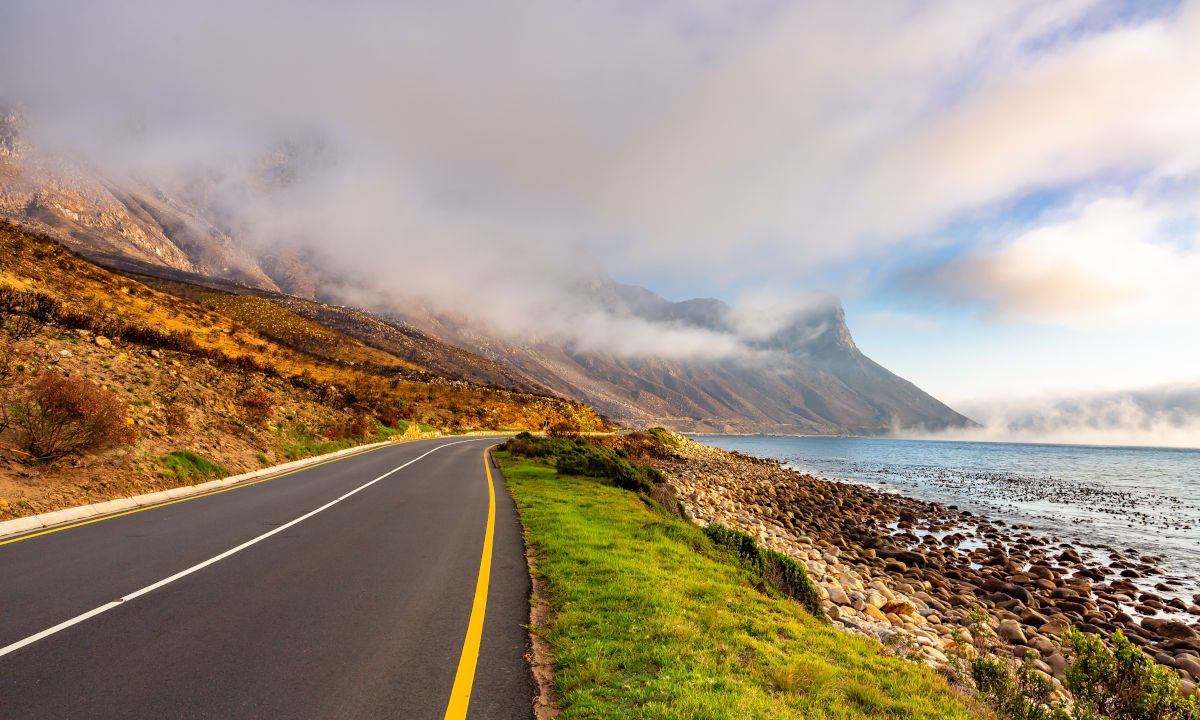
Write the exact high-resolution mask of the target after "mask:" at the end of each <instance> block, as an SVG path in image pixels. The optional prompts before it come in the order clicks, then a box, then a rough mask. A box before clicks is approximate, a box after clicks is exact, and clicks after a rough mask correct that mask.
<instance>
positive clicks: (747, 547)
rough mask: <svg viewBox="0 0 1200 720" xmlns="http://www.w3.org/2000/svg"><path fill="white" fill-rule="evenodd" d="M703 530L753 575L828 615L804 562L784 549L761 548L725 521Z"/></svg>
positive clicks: (816, 614)
mask: <svg viewBox="0 0 1200 720" xmlns="http://www.w3.org/2000/svg"><path fill="white" fill-rule="evenodd" d="M704 534H705V535H707V536H708V539H709V540H711V541H712V542H713V544H714V545H716V546H718V547H722V548H725V549H727V550H729V551H731V552H732V553H733V554H734V555H736V556H737V557H738V560H739V561H740V563H741V564H742V566H743V567H745V568H746V569H747V570H749V571H750V572H751V573H752V574H753V575H755V576H756V577H758V578H759V579H761V580H763V581H765V582H767V583H769V584H770V585H771V586H773V587H774V588H775V589H776V590H778V591H779V592H781V593H783V594H784V595H785V596H787V597H790V598H791V599H793V600H795V601H796V602H798V603H800V605H801V606H803V607H804V609H805V610H807V611H808V612H809V614H811V615H813V616H814V617H818V618H824V617H825V612H824V611H823V610H822V609H821V599H820V597H819V596H818V595H817V590H816V588H815V587H813V584H812V582H811V581H810V580H809V579H808V572H807V571H805V569H804V566H803V565H801V564H800V563H798V562H796V561H795V560H793V559H791V558H790V557H788V556H787V555H784V554H783V553H779V552H776V551H774V550H764V549H762V548H760V547H759V546H758V543H757V542H755V541H754V538H752V537H750V536H749V535H747V534H746V533H744V532H742V531H740V530H734V529H732V528H727V527H725V526H724V525H709V526H708V527H706V528H704Z"/></svg>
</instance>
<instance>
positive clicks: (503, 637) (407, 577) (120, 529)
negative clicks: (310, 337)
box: [0, 438, 533, 720]
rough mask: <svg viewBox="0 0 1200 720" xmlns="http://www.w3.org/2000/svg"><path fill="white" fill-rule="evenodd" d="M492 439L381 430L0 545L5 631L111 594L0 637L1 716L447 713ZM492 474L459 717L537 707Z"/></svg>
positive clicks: (506, 508) (509, 531)
mask: <svg viewBox="0 0 1200 720" xmlns="http://www.w3.org/2000/svg"><path fill="white" fill-rule="evenodd" d="M494 442H495V440H494V439H490V438H489V439H472V440H467V441H463V440H462V439H454V438H450V439H439V440H428V441H421V442H415V443H405V444H401V445H394V446H389V447H384V448H382V449H379V450H373V451H367V452H365V453H363V454H360V455H354V456H351V457H347V458H344V459H339V460H336V461H334V462H330V463H328V464H324V465H320V466H317V467H312V468H308V469H305V470H302V471H300V472H297V473H295V474H291V475H287V476H285V477H278V478H275V479H271V480H268V481H266V482H260V483H258V484H254V485H248V486H237V487H236V489H233V490H229V491H226V492H220V493H217V494H213V495H209V496H205V497H197V498H194V499H189V500H186V501H183V502H176V503H174V504H170V505H165V506H160V507H156V508H152V509H148V510H144V511H141V512H135V513H132V514H128V515H124V516H121V517H112V518H109V519H105V520H102V521H99V522H92V523H90V524H86V525H81V526H78V527H70V528H67V529H64V530H61V531H58V532H52V533H49V534H44V535H40V536H37V537H28V538H26V539H23V540H20V541H18V542H11V543H8V544H3V545H0V648H11V646H12V645H14V644H17V643H20V642H21V641H23V640H27V639H29V638H31V637H35V636H37V634H38V633H42V632H44V631H46V630H48V629H51V628H54V627H55V626H57V625H59V624H61V623H64V622H65V621H69V620H72V619H78V618H79V617H80V616H81V615H84V614H86V613H88V612H90V611H93V610H97V609H100V608H103V609H102V610H100V612H98V613H97V614H95V615H92V616H90V617H85V618H83V619H78V621H77V622H75V623H74V624H71V625H69V626H67V627H64V628H62V629H60V630H58V631H56V632H53V633H52V634H49V635H46V636H44V637H41V638H39V639H35V640H34V641H32V642H29V643H28V644H26V645H24V646H21V647H19V648H17V649H12V650H9V651H8V652H7V653H5V650H3V649H0V653H4V654H0V718H4V719H5V720H15V719H17V718H62V719H66V718H221V719H223V720H224V719H228V718H385V717H386V718H443V717H444V716H445V714H446V711H447V706H448V702H449V699H450V695H451V687H452V685H453V683H454V681H455V676H456V671H457V669H458V666H459V660H460V657H461V656H462V654H463V647H464V642H465V640H466V637H467V628H468V623H469V620H470V618H471V616H472V610H473V608H474V609H476V612H478V609H477V608H476V603H475V594H476V585H477V582H478V580H479V575H480V566H481V557H482V554H483V549H484V538H485V529H486V526H487V518H488V482H487V478H486V475H485V471H484V451H485V449H486V448H487V447H488V446H489V445H491V444H492V443H494ZM430 451H433V452H430ZM425 453H428V454H425ZM422 455H424V456H423V457H421V456H422ZM417 458H419V459H417ZM410 462H411V464H408V465H407V466H405V467H402V468H401V469H399V470H395V469H396V468H400V467H401V466H404V465H405V463H410ZM393 470H394V472H392V473H391V474H390V475H387V476H386V477H383V478H382V479H378V480H377V481H376V482H374V483H373V484H370V485H367V486H366V487H363V486H364V485H366V484H367V483H371V481H373V480H376V479H377V478H380V477H381V476H383V475H385V474H386V473H388V472H389V471H393ZM492 477H493V480H494V487H495V530H494V538H493V542H494V546H493V548H492V556H491V563H490V568H491V571H490V582H489V584H488V587H487V603H486V612H485V613H484V615H483V618H484V621H483V632H482V640H481V642H480V649H479V660H478V665H477V668H476V671H475V675H474V680H473V683H472V684H471V685H470V688H471V695H470V704H469V708H468V714H467V717H469V718H479V719H481V720H482V719H485V718H486V719H488V720H498V719H504V718H529V717H531V716H532V710H531V708H532V705H533V700H532V698H533V686H532V682H533V681H532V676H531V675H530V673H529V669H528V664H527V662H526V660H525V657H524V656H525V652H526V649H527V648H526V643H527V638H526V632H525V629H524V628H523V627H522V625H523V624H525V623H528V622H529V604H528V596H529V576H528V572H527V568H526V565H525V558H524V550H523V546H522V540H521V531H520V525H519V522H518V520H517V515H516V511H515V508H514V507H513V503H512V500H511V498H510V497H509V495H508V493H507V491H506V490H505V488H504V484H503V479H502V478H501V477H500V475H499V473H498V472H496V471H495V470H493V473H492ZM355 490H357V492H353V494H350V495H348V496H347V493H351V491H355ZM339 498H341V499H340V500H339ZM330 503H332V504H330ZM320 508H323V509H320ZM318 509H320V510H318ZM313 511H317V512H315V513H314V512H313ZM298 518H303V519H302V520H299V521H298V522H293V521H296V520H297V519H298ZM289 523H290V524H289ZM284 526H286V527H284ZM280 528H284V529H282V530H280ZM272 531H276V532H275V534H271V535H268V536H267V537H262V536H264V535H265V534H267V533H271V532H272ZM8 539H10V538H0V542H3V541H5V540H8ZM256 539H257V541H255V540H256ZM247 543H250V544H248V545H246V544H247ZM243 545H245V547H242V548H241V549H239V550H236V551H235V552H232V553H231V554H229V551H231V550H234V549H235V548H239V546H243ZM214 559H215V560H214ZM208 561H212V562H209V564H207V565H202V564H203V563H205V562H208ZM197 565H202V566H201V567H199V568H198V569H194V570H192V571H191V572H188V573H186V574H182V575H181V576H179V577H174V576H177V575H179V574H181V573H184V572H185V571H187V570H189V569H192V568H195V566H197ZM172 578H173V579H172ZM164 580H165V581H166V582H165V583H164V582H163V581H164ZM146 588H150V589H149V590H145V589H146ZM138 591H143V592H142V593H141V594H138ZM116 600H120V602H114V601H116Z"/></svg>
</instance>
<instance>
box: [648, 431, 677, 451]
mask: <svg viewBox="0 0 1200 720" xmlns="http://www.w3.org/2000/svg"><path fill="white" fill-rule="evenodd" d="M646 434H647V435H652V436H654V439H655V440H657V441H658V444H659V445H662V446H664V447H679V436H678V435H676V434H675V433H673V432H671V431H670V430H668V429H666V428H664V427H652V428H650V429H649V430H647V431H646Z"/></svg>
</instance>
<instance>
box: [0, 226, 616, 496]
mask: <svg viewBox="0 0 1200 720" xmlns="http://www.w3.org/2000/svg"><path fill="white" fill-rule="evenodd" d="M184 296H190V297H184ZM557 423H564V424H566V425H567V426H569V427H578V428H579V429H582V430H603V429H605V428H606V426H605V424H604V423H603V422H602V421H601V420H600V418H599V417H597V415H596V414H595V412H594V411H593V410H591V409H590V408H588V407H586V406H583V405H580V404H577V403H572V402H569V401H566V400H562V399H559V398H556V397H551V396H547V395H545V394H540V395H538V394H532V393H528V392H524V391H520V390H511V389H499V388H495V387H490V386H487V385H481V384H478V383H470V382H466V381H463V380H458V379H451V378H446V377H443V376H440V375H437V374H435V373H431V372H430V371H429V370H428V369H427V368H423V367H420V366H418V365H416V364H414V363H412V362H410V361H408V360H406V359H404V358H400V357H396V356H394V355H392V354H390V353H388V352H385V351H383V350H381V349H379V348H375V347H372V346H370V345H367V344H365V343H362V342H360V341H358V340H356V339H354V338H352V337H349V336H348V335H345V334H343V333H340V332H337V331H336V330H332V329H330V328H327V327H325V326H323V325H319V324H317V323H313V322H311V321H309V320H306V319H304V318H302V317H300V316H298V315H295V314H293V313H291V312H289V311H287V310H285V309H284V308H282V307H280V306H278V305H275V304H274V303H270V302H268V301H266V300H263V299H262V298H258V297H255V296H237V295H232V294H229V293H220V292H215V291H213V290H211V289H208V288H194V289H193V290H192V291H190V292H188V291H185V290H183V289H181V288H176V293H172V294H168V293H164V292H161V291H159V290H156V289H154V288H152V287H149V286H148V285H145V284H143V283H140V282H137V281H136V280H133V279H131V278H128V277H122V276H118V275H115V274H113V273H112V272H110V271H108V270H105V269H103V268H101V267H98V266H96V265H94V264H92V263H91V262H89V261H87V260H86V259H83V258H82V257H80V256H78V255H75V254H72V253H70V252H69V251H67V250H66V249H64V248H63V247H62V246H60V245H59V244H57V243H56V242H54V241H52V240H50V239H48V238H46V237H45V236H40V235H36V234H32V233H29V232H28V231H25V230H22V229H20V228H18V227H17V226H15V225H12V224H10V223H7V222H5V221H0V519H4V518H6V517H11V516H19V515H22V514H28V513H32V512H41V511H47V510H53V509H57V508H60V507H66V506H70V505H77V504H81V503H86V502H94V501H99V500H105V499H109V498H113V497H120V496H124V495H129V494H136V493H138V492H146V491H150V490H156V489H164V488H167V487H174V486H177V485H181V484H187V483H188V482H198V481H201V480H204V479H208V478H209V477H211V476H213V475H223V474H227V473H239V472H245V471H247V470H252V469H257V468H259V467H262V466H265V465H271V464H275V463H278V462H284V461H286V460H291V459H296V458H300V457H305V456H307V455H312V454H320V453H323V452H329V451H331V450H335V449H339V448H342V447H347V446H350V445H356V444H359V443H362V442H366V441H369V440H380V439H387V438H390V437H392V436H394V435H397V434H403V433H405V432H418V431H424V432H434V431H438V432H445V433H458V432H469V431H476V430H498V429H508V428H529V429H541V428H543V427H546V426H550V425H554V424H557Z"/></svg>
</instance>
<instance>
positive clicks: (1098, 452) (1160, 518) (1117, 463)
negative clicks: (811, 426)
mask: <svg viewBox="0 0 1200 720" xmlns="http://www.w3.org/2000/svg"><path fill="white" fill-rule="evenodd" d="M692 437H693V439H695V440H697V441H699V442H702V443H704V444H706V445H712V446H714V447H719V448H722V449H725V450H737V451H738V452H742V453H746V454H748V455H756V456H759V457H770V458H776V459H778V460H781V461H783V462H784V463H786V464H787V465H788V466H790V467H792V468H794V469H796V470H799V471H801V472H805V473H808V474H810V475H814V476H816V477H820V478H825V479H829V480H842V481H848V482H854V483H861V484H864V485H869V486H871V487H873V488H877V489H881V490H887V491H891V492H897V493H901V494H903V495H907V496H909V497H915V498H919V499H921V500H929V501H935V502H938V503H941V504H942V505H947V506H949V505H954V506H957V507H958V508H959V509H960V510H970V511H971V512H974V513H978V514H982V515H985V516H987V517H988V518H990V519H992V520H996V519H1000V520H1003V521H1005V522H1006V523H1008V524H1009V525H1010V526H1012V525H1014V524H1017V525H1024V526H1028V527H1030V528H1032V530H1031V532H1034V533H1036V534H1039V535H1046V536H1049V537H1053V538H1056V539H1058V540H1063V541H1068V542H1071V543H1072V544H1075V545H1077V546H1080V547H1081V548H1089V549H1091V551H1092V555H1093V556H1094V557H1097V558H1104V557H1107V555H1106V553H1105V552H1104V550H1105V549H1106V548H1113V549H1117V550H1127V549H1132V550H1136V552H1137V554H1139V555H1146V556H1151V557H1153V558H1154V559H1155V564H1157V565H1158V567H1159V568H1161V569H1162V570H1163V571H1164V575H1166V576H1168V577H1174V578H1175V579H1177V580H1179V581H1182V582H1183V588H1181V589H1186V592H1187V594H1188V595H1190V594H1192V593H1197V592H1200V450H1187V449H1170V448H1145V447H1094V446H1084V445H1039V444H1027V443H994V442H952V441H931V440H899V439H890V438H857V437H855V438H824V437H737V436H725V435H704V436H692ZM1185 597H1186V595H1185Z"/></svg>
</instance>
